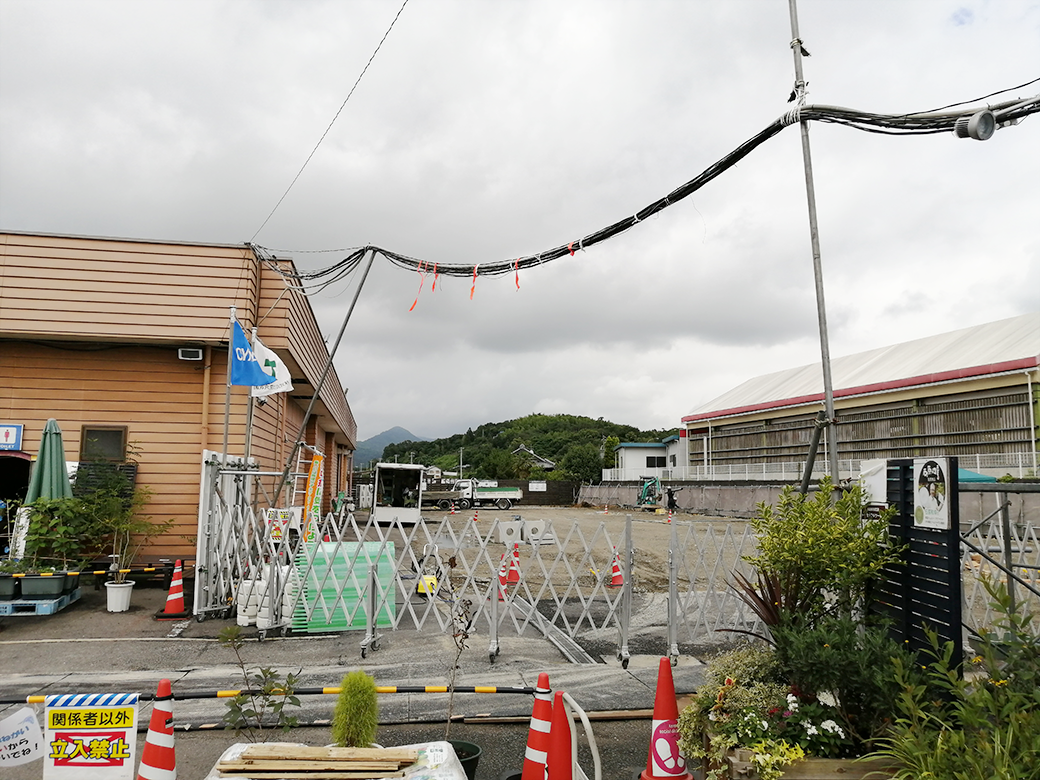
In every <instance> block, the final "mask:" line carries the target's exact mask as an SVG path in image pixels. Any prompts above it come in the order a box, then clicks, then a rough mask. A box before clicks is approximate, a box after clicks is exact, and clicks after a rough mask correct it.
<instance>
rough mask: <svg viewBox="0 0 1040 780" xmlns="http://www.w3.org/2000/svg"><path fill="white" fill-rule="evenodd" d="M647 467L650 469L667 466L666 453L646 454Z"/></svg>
mask: <svg viewBox="0 0 1040 780" xmlns="http://www.w3.org/2000/svg"><path fill="white" fill-rule="evenodd" d="M646 467H647V468H648V469H663V468H664V467H665V457H664V455H660V456H657V455H647V456H646Z"/></svg>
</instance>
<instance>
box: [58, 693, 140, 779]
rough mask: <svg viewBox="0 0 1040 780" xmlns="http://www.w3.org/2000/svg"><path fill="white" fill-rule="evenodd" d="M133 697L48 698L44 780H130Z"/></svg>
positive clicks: (134, 735) (134, 740) (135, 696)
mask: <svg viewBox="0 0 1040 780" xmlns="http://www.w3.org/2000/svg"><path fill="white" fill-rule="evenodd" d="M137 700H138V694H136V693H85V694H74V695H72V694H69V695H58V696H48V697H47V698H46V706H47V710H46V713H47V714H46V723H45V727H46V735H45V736H46V758H45V761H44V764H43V778H44V780H134V750H135V748H136V746H137Z"/></svg>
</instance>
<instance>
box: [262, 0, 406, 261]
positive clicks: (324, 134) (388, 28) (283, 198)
mask: <svg viewBox="0 0 1040 780" xmlns="http://www.w3.org/2000/svg"><path fill="white" fill-rule="evenodd" d="M406 5H408V0H404V2H403V3H401V7H400V8H398V9H397V15H396V16H395V17H394V20H393V21H392V22H390V26H389V27H387V28H386V32H385V33H383V37H382V38H381V39H380V41H379V44H378V45H377V46H376V48H375V50H374V51H373V52H372V56H371V57H369V58H368V62H366V63H365V67H364V68H362V69H361V74H360V75H359V76H358V77H357V81H355V82H354V86H352V87H351V88H350V92H348V93H347V96H346V98H344V99H343V103H342V105H340V107H339V111H337V112H336V115H335V116H334V117H332V121H331V122H329V126H328V127H326V128H325V132H324V133H322V134H321V138H319V139H318V143H316V144H314V148H313V149H311V153H310V154H308V155H307V159H306V160H304V161H303V165H301V166H300V170H299V171H297V173H296V175H295V176H294V177H293V180H292V181H291V182H289V186H288V187H286V188H285V192H283V193H282V197H280V198H279V199H278V202H277V203H275V204H274V208H273V209H271V213H270V214H268V215H267V219H265V220H264V221H263V224H261V225H260V227H258V228H257V229H256V233H253V238H251V239H249V240H250V241H253V240H254V239H255V238H256V237H257V236H258V235H259V234H260V231H261V230H263V229H264V227H265V226H266V225H267V223H268V222H270V220H271V217H273V216H274V213H275V212H276V211H278V207H279V206H281V205H282V201H283V200H285V197H286V196H287V195H288V194H289V190H291V189H292V188H293V185H294V184H296V181H297V179H299V178H300V176H301V175H302V174H303V171H304V169H305V168H306V167H307V163H309V162H310V161H311V158H312V157H313V156H314V153H315V152H317V151H318V147H319V146H321V142H322V141H324V140H325V136H327V135H328V134H329V131H330V130H331V129H332V126H333V125H334V124H336V120H337V119H339V115H340V114H342V113H343V109H344V108H346V105H347V101H348V100H350V96H351V95H353V94H354V90H355V89H357V87H358V84H360V83H361V79H362V78H364V76H365V74H366V73H367V72H368V67H369V65H371V64H372V60H374V59H375V58H376V55H377V54H378V53H379V50H380V49H381V48H383V43H384V41H386V38H387V36H388V35H390V31H391V30H392V29H394V25H395V24H397V20H398V19H399V18H400V16H401V12H402V11H404V7H405V6H406Z"/></svg>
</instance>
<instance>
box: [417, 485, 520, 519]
mask: <svg viewBox="0 0 1040 780" xmlns="http://www.w3.org/2000/svg"><path fill="white" fill-rule="evenodd" d="M523 497H524V491H523V490H521V489H520V488H512V487H499V486H498V483H497V482H495V481H493V480H477V479H460V480H456V481H455V483H454V484H453V485H452V486H451V487H450V488H449V489H447V490H438V489H436V488H434V489H432V490H425V491H423V496H422V502H423V504H425V505H428V506H433V505H436V506H437V507H438V508H440V509H443V510H445V511H447V510H448V509H451V505H452V504H454V505H455V506H456V507H457V508H458V509H461V510H462V511H466V510H467V509H469V508H471V507H481V506H496V507H498V508H499V509H509V508H510V507H511V506H512V505H513V504H515V503H516V502H517V501H519V500H520V499H522V498H523Z"/></svg>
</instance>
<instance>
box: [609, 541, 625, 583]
mask: <svg viewBox="0 0 1040 780" xmlns="http://www.w3.org/2000/svg"><path fill="white" fill-rule="evenodd" d="M624 584H625V578H624V577H623V576H622V575H621V562H620V561H619V560H618V554H617V547H615V548H614V562H613V563H611V564H610V585H608V586H607V587H610V588H620V587H621V586H622V585H624Z"/></svg>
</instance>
